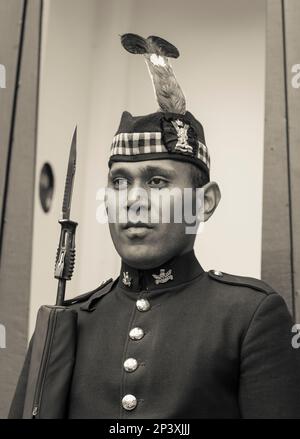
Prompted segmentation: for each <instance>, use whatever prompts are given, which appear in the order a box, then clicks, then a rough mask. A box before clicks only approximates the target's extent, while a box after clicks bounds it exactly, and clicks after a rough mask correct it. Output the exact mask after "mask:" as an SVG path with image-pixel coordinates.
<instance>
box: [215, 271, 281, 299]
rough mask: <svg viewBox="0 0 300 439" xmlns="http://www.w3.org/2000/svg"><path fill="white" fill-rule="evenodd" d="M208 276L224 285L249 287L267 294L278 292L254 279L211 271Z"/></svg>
mask: <svg viewBox="0 0 300 439" xmlns="http://www.w3.org/2000/svg"><path fill="white" fill-rule="evenodd" d="M208 274H209V277H210V278H212V279H214V280H216V281H217V282H221V283H224V284H229V285H236V286H241V287H249V288H253V289H254V290H257V291H261V292H262V293H265V294H271V293H275V292H276V291H275V290H274V289H273V288H272V287H271V286H270V285H268V284H267V283H265V282H264V281H262V280H259V279H255V278H254V277H245V276H235V275H234V274H228V273H224V272H223V271H218V270H210V271H209V272H208Z"/></svg>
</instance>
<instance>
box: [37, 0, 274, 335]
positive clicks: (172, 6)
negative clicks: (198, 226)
mask: <svg viewBox="0 0 300 439" xmlns="http://www.w3.org/2000/svg"><path fill="white" fill-rule="evenodd" d="M43 23H44V26H43V41H42V65H41V80H40V97H39V127H38V149H37V176H36V188H38V177H39V173H40V169H41V167H42V165H43V163H44V162H46V161H48V162H50V163H51V164H52V165H53V167H54V172H55V178H56V189H55V194H54V200H53V206H52V209H51V210H50V212H49V213H48V214H45V213H43V211H42V209H41V207H40V203H39V200H38V191H37V190H36V194H35V197H36V203H35V212H34V242H33V261H32V262H33V263H32V287H31V303H30V321H29V334H31V333H32V331H33V328H34V324H35V318H36V312H37V309H38V307H39V306H40V305H41V304H46V303H49V304H53V303H54V301H55V295H56V285H57V282H56V281H55V279H54V278H53V272H54V258H55V253H56V247H57V243H58V238H59V230H60V226H59V225H58V223H57V219H58V217H59V215H60V209H61V202H62V195H63V186H64V180H65V172H66V166H67V159H68V152H69V145H70V141H71V137H72V133H73V129H74V127H75V125H76V124H78V166H77V174H76V180H75V187H74V197H73V206H72V213H71V218H72V219H73V220H76V221H78V222H79V227H78V235H77V255H78V257H77V263H76V267H75V275H74V278H73V280H72V282H71V283H70V284H69V285H68V292H67V295H68V297H72V296H74V295H77V294H80V293H83V292H86V291H88V290H90V289H93V288H95V287H96V286H97V285H99V284H100V283H101V282H102V280H104V279H107V278H108V277H111V276H115V275H117V273H118V270H119V264H120V261H119V257H118V255H117V254H116V252H115V250H114V248H113V245H112V244H111V241H110V237H109V233H108V228H107V226H101V225H99V224H97V222H96V208H97V201H96V192H97V190H98V188H99V187H101V186H103V185H105V182H106V175H107V158H108V153H109V147H110V143H111V139H112V136H113V135H114V132H115V131H116V129H117V127H118V123H119V119H120V115H121V113H122V111H123V110H128V111H130V112H132V113H133V114H135V115H141V114H147V113H150V112H153V111H155V110H156V107H157V106H156V102H155V99H154V95H153V91H152V85H151V82H150V79H149V76H148V73H147V70H146V66H145V64H144V62H143V61H142V58H141V57H139V56H133V55H130V54H128V53H127V52H125V51H124V50H123V49H122V47H121V44H120V41H119V36H118V35H120V34H122V33H125V32H134V33H139V34H141V35H143V36H145V37H146V36H148V35H151V34H152V35H159V36H162V37H164V38H166V39H167V40H169V41H170V42H172V43H174V44H175V45H176V46H177V47H178V48H179V50H180V52H181V56H180V58H179V59H177V60H174V61H173V67H174V70H175V73H176V76H177V78H178V80H179V82H180V84H181V86H182V88H183V90H184V92H185V94H186V97H187V103H188V109H189V111H191V112H192V113H193V114H195V116H196V117H197V118H198V119H199V120H200V121H201V122H202V124H203V126H204V129H205V134H206V141H207V145H208V147H209V149H210V153H211V160H212V172H211V176H212V179H214V180H216V181H218V183H219V185H220V187H221V191H222V200H221V203H220V205H219V207H218V209H217V211H216V212H215V214H214V216H213V217H212V218H211V220H210V221H209V222H208V223H207V224H206V226H205V228H204V233H203V234H201V235H200V236H198V237H197V241H196V254H197V256H198V258H199V260H200V262H201V264H202V265H203V267H204V268H205V269H207V270H208V269H211V268H217V269H220V270H224V271H227V272H232V273H236V274H242V275H250V276H254V277H260V266H261V224H262V172H263V127H264V90H265V86H264V83H265V2H264V1H262V0H252V1H251V2H250V1H249V0H186V1H185V2H182V1H181V0H163V1H162V0H151V2H149V1H146V0H110V1H106V0H45V5H44V16H43Z"/></svg>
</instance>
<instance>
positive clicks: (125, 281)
mask: <svg viewBox="0 0 300 439" xmlns="http://www.w3.org/2000/svg"><path fill="white" fill-rule="evenodd" d="M122 282H123V284H124V285H126V287H131V282H132V279H131V277H129V274H128V271H123V279H122Z"/></svg>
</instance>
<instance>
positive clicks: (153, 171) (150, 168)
mask: <svg viewBox="0 0 300 439" xmlns="http://www.w3.org/2000/svg"><path fill="white" fill-rule="evenodd" d="M141 173H143V174H144V175H146V176H151V177H152V176H153V175H163V176H165V177H169V178H174V177H176V175H177V174H176V172H175V171H174V170H173V169H166V168H162V167H160V166H154V165H146V166H144V167H143V168H142V170H141Z"/></svg>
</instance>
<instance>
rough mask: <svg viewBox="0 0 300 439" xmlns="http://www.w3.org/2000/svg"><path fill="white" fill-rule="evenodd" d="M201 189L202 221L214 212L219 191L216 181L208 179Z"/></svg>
mask: <svg viewBox="0 0 300 439" xmlns="http://www.w3.org/2000/svg"><path fill="white" fill-rule="evenodd" d="M202 189H203V192H204V196H203V198H204V208H203V211H202V218H203V220H204V221H207V220H208V219H209V218H210V217H211V215H212V214H213V213H214V211H215V210H216V208H217V206H218V204H219V202H220V200H221V191H220V188H219V185H218V183H216V182H215V181H210V182H209V183H207V184H206V185H205V186H203V187H202Z"/></svg>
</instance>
